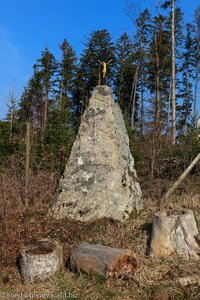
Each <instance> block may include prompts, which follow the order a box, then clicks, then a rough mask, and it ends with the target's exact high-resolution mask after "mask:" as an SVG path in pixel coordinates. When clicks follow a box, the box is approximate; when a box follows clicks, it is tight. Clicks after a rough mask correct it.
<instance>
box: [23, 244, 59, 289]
mask: <svg viewBox="0 0 200 300" xmlns="http://www.w3.org/2000/svg"><path fill="white" fill-rule="evenodd" d="M62 265H63V251H62V246H61V245H60V243H59V242H57V241H54V240H50V239H41V240H38V241H37V242H35V243H33V244H29V245H27V246H23V247H22V248H21V250H20V268H21V270H20V271H21V277H22V281H23V283H30V282H37V281H43V280H45V279H47V278H49V277H51V276H53V275H54V274H55V273H56V271H58V270H59V269H60V268H61V267H62Z"/></svg>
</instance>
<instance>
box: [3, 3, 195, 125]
mask: <svg viewBox="0 0 200 300" xmlns="http://www.w3.org/2000/svg"><path fill="white" fill-rule="evenodd" d="M127 2H132V3H138V4H139V5H140V7H141V9H143V8H146V7H148V8H149V9H150V11H152V12H154V11H155V0H136V1H134V0H130V1H127V0H32V1H30V0H0V119H2V118H4V117H5V115H6V112H7V106H6V98H7V96H8V94H9V91H11V88H12V81H13V79H15V93H16V95H20V94H21V92H22V91H23V87H24V86H25V85H26V83H27V81H28V79H29V78H30V76H31V75H32V70H33V69H32V66H33V64H34V63H35V61H36V59H37V58H39V57H40V52H41V51H42V50H43V49H44V47H45V46H48V47H49V49H50V51H51V52H53V53H54V54H55V56H56V57H57V58H58V57H59V48H58V46H59V44H61V42H62V41H63V39H64V38H66V39H67V40H68V41H69V42H70V44H71V45H72V46H73V48H74V50H75V51H76V53H77V55H79V54H80V53H81V51H82V49H83V47H84V45H83V42H84V40H85V37H88V35H89V34H90V33H91V32H92V31H94V30H98V29H108V30H109V31H110V32H111V34H112V35H113V38H114V39H117V38H118V37H119V36H120V35H121V34H122V33H123V32H124V31H126V32H127V33H128V34H129V35H130V36H132V35H133V34H134V27H133V25H132V23H131V20H130V18H129V17H128V16H127V13H126V12H127ZM188 2H189V3H188ZM179 5H180V6H181V7H182V9H183V11H184V13H185V20H186V21H191V18H192V14H193V12H194V9H195V8H196V7H197V6H198V5H200V3H199V0H191V1H188V0H181V1H180V4H179Z"/></svg>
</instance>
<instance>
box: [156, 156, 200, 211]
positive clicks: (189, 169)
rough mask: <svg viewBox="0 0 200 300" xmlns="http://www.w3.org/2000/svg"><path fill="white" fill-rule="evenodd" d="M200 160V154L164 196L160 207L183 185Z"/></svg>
mask: <svg viewBox="0 0 200 300" xmlns="http://www.w3.org/2000/svg"><path fill="white" fill-rule="evenodd" d="M199 159H200V153H199V154H198V155H197V157H196V158H195V159H194V160H193V161H192V162H191V164H190V165H189V167H188V168H187V169H186V170H185V171H184V172H183V174H182V175H181V176H180V177H179V179H178V180H177V181H176V182H175V183H174V184H173V185H172V187H171V188H170V189H169V190H168V192H167V193H166V194H165V195H164V197H163V198H162V199H161V201H160V206H161V205H162V204H163V203H164V202H166V201H167V199H168V198H169V197H170V196H171V194H172V193H173V192H174V191H175V190H176V188H177V187H178V186H179V185H180V184H181V182H182V181H183V180H184V179H185V177H186V176H187V175H188V174H189V172H190V171H191V170H192V168H193V167H194V166H195V165H196V164H197V163H198V161H199Z"/></svg>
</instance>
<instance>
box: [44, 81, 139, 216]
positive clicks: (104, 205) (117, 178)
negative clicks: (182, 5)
mask: <svg viewBox="0 0 200 300" xmlns="http://www.w3.org/2000/svg"><path fill="white" fill-rule="evenodd" d="M141 207H142V199H141V189H140V185H139V182H138V179H137V175H136V171H135V168H134V160H133V157H132V155H131V153H130V150H129V138H128V134H127V131H126V128H125V124H124V119H123V116H122V113H121V110H120V108H119V107H118V105H117V104H116V103H115V102H114V100H113V95H112V91H111V89H110V88H109V87H108V86H97V87H96V88H95V89H94V91H93V94H92V97H91V99H90V101H89V106H88V108H87V109H86V110H85V113H84V115H83V118H82V122H81V125H80V129H79V132H78V135H77V138H76V141H75V143H74V145H73V148H72V152H71V155H70V158H69V160H68V162H67V165H66V169H65V172H64V175H63V177H62V179H61V181H60V185H59V189H58V191H57V193H56V195H55V198H54V203H53V204H52V206H51V208H50V210H49V214H50V215H52V216H53V217H54V218H58V219H59V218H64V217H68V218H71V219H76V220H81V221H92V220H95V219H100V218H103V217H106V218H113V219H116V220H120V221H122V220H125V219H127V218H128V217H129V215H130V214H131V212H132V211H133V210H134V209H137V210H139V209H141Z"/></svg>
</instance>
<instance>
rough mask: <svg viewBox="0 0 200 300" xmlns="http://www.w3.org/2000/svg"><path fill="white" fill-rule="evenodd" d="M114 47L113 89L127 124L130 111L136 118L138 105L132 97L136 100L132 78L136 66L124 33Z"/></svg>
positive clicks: (131, 48) (128, 41)
mask: <svg viewBox="0 0 200 300" xmlns="http://www.w3.org/2000/svg"><path fill="white" fill-rule="evenodd" d="M115 49H116V50H115V53H116V54H115V56H116V64H115V70H114V91H115V94H116V96H117V99H118V103H119V106H120V107H121V109H122V112H123V114H124V116H125V119H126V121H127V124H128V123H129V124H130V119H131V112H134V116H133V118H134V119H135V120H136V119H137V111H136V107H137V106H138V105H137V103H134V102H135V101H134V99H135V100H136V97H135V96H136V95H135V93H136V89H135V86H134V78H135V73H136V70H137V66H136V65H135V64H134V62H135V59H134V57H133V45H132V43H131V41H130V39H129V37H128V35H127V34H126V33H124V34H123V35H122V36H121V37H120V38H119V39H118V40H117V42H116V45H115ZM135 81H136V80H135ZM135 85H137V84H136V82H135ZM134 92H135V93H134ZM133 103H134V105H133Z"/></svg>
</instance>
